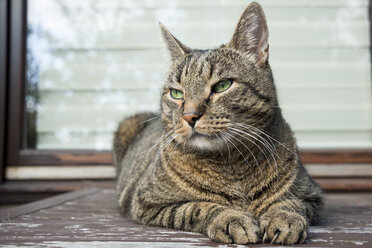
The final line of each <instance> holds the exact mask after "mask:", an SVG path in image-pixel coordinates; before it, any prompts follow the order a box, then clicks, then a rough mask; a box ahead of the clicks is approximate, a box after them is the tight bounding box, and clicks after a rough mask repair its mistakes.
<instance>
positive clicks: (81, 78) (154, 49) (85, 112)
mask: <svg viewBox="0 0 372 248" xmlns="http://www.w3.org/2000/svg"><path fill="white" fill-rule="evenodd" d="M246 5H247V2H246V1H207V0H200V1H189V0H164V1H147V0H80V1H75V0H29V1H28V36H27V73H26V75H27V92H26V103H25V104H26V105H25V106H26V110H27V123H26V125H27V132H26V133H27V137H26V138H27V147H28V148H37V149H97V150H102V149H103V150H105V149H110V148H111V137H112V132H113V131H114V129H115V127H116V123H117V122H118V121H120V120H121V119H122V118H124V116H128V115H131V114H133V113H135V112H139V111H157V110H158V108H159V107H158V106H159V88H160V87H161V85H162V82H163V78H164V75H165V73H166V70H167V65H168V62H167V57H166V54H165V50H163V49H162V48H163V43H162V41H161V38H160V32H159V30H158V26H157V23H158V21H162V22H163V23H164V24H166V26H167V27H168V28H169V29H170V30H171V31H172V32H173V33H174V34H175V35H176V36H177V38H179V39H180V40H182V41H184V42H185V43H186V44H187V45H189V46H190V47H195V48H211V47H216V46H217V45H220V44H223V43H226V42H227V41H228V40H229V38H230V36H231V34H232V32H233V28H234V26H235V24H236V22H237V20H238V18H239V15H240V14H241V12H242V9H244V8H245V6H246ZM262 5H263V7H264V9H265V12H266V15H267V19H268V22H269V23H268V24H269V29H270V48H271V53H270V61H271V65H272V68H273V71H274V76H275V80H276V85H277V88H278V91H279V99H280V102H281V106H282V108H283V112H284V115H285V117H286V118H287V120H288V121H289V122H290V123H291V126H292V127H293V128H294V129H295V132H296V134H297V138H298V140H299V144H300V146H301V147H306V148H314V147H315V148H318V147H355V146H358V147H372V137H371V132H372V131H371V122H372V116H371V113H372V110H371V101H372V100H371V96H370V90H371V82H370V62H369V61H370V56H369V22H368V11H367V8H368V1H362V0H354V1H338V2H337V3H336V2H335V3H333V4H331V3H330V2H329V1H321V0H316V1H311V0H308V1H298V2H297V1H294V2H293V1H292V4H291V3H290V2H288V1H277V0H265V1H262ZM315 98H316V101H314V99H315ZM346 105H347V106H346Z"/></svg>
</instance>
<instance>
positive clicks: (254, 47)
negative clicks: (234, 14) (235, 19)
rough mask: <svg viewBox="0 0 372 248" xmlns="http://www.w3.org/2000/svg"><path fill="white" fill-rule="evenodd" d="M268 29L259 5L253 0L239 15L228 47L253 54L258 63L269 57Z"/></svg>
mask: <svg viewBox="0 0 372 248" xmlns="http://www.w3.org/2000/svg"><path fill="white" fill-rule="evenodd" d="M268 39H269V30H268V28H267V24H266V18H265V14H264V12H263V9H262V7H261V5H259V4H258V3H256V2H253V3H251V4H249V5H248V7H247V8H246V9H245V10H244V12H243V14H242V16H241V17H240V20H239V23H238V25H237V26H236V28H235V31H234V35H233V37H232V39H231V40H230V42H229V43H228V45H227V46H228V47H231V48H234V49H237V50H239V51H242V52H246V53H251V54H253V55H255V57H256V59H257V63H258V64H262V63H265V62H266V61H267V60H268V58H269V41H268Z"/></svg>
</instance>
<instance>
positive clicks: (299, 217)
mask: <svg viewBox="0 0 372 248" xmlns="http://www.w3.org/2000/svg"><path fill="white" fill-rule="evenodd" d="M160 27H161V31H162V35H163V37H164V40H165V42H166V44H167V47H168V50H169V52H170V55H171V61H172V63H171V66H170V70H169V74H168V76H167V79H166V82H165V85H164V87H163V89H162V92H161V113H160V115H158V114H153V113H142V114H138V115H135V116H133V117H130V118H128V119H125V120H124V121H123V122H122V123H120V125H119V128H118V130H117V131H116V133H115V138H114V151H113V156H114V161H115V164H116V167H117V175H118V182H117V197H118V204H119V208H120V210H121V211H122V213H123V214H125V215H128V216H129V217H130V218H131V219H133V220H135V221H137V222H140V223H142V224H146V225H152V226H161V227H169V228H176V229H180V230H186V231H190V232H198V233H202V234H205V235H207V236H208V237H209V238H211V239H212V240H214V241H217V242H223V243H236V244H247V243H257V242H271V243H277V244H294V243H302V242H304V240H305V238H306V236H307V231H308V226H309V224H310V223H312V222H313V221H314V220H316V218H317V216H318V214H319V210H320V208H321V205H322V196H321V190H320V189H319V187H318V186H317V185H316V184H315V183H314V182H313V181H312V180H311V179H310V178H309V176H308V174H307V172H306V170H305V169H304V167H303V165H302V164H301V161H300V158H299V155H298V151H297V146H296V141H295V138H294V136H293V133H292V131H291V128H290V127H289V125H288V124H287V123H286V122H285V120H284V119H283V117H282V114H281V109H280V108H279V106H278V100H277V95H276V90H275V86H274V83H273V76H272V72H271V69H270V66H269V63H268V57H269V53H268V50H269V44H268V29H267V25H266V19H265V16H264V13H263V10H262V8H261V6H260V5H259V4H258V3H251V4H250V5H249V6H248V7H247V8H246V9H245V11H244V13H243V14H242V16H241V18H240V20H239V23H238V25H237V27H236V29H235V32H234V34H233V37H232V39H231V40H230V42H229V43H228V44H227V45H222V46H220V47H219V48H216V49H211V50H198V49H191V48H189V47H187V46H186V45H184V44H182V43H181V42H180V41H179V40H178V39H176V38H175V37H174V36H173V35H172V34H171V33H169V32H168V31H167V29H166V28H165V27H164V26H163V25H162V24H160Z"/></svg>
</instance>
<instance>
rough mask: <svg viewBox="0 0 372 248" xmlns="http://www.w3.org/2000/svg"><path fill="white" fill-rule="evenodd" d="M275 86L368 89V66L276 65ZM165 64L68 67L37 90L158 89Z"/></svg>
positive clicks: (45, 78)
mask: <svg viewBox="0 0 372 248" xmlns="http://www.w3.org/2000/svg"><path fill="white" fill-rule="evenodd" d="M272 69H273V73H274V77H275V82H276V85H277V86H279V87H281V86H285V85H297V86H298V87H314V86H315V87H316V86H317V85H318V86H319V87H322V88H326V87H328V88H332V87H349V88H350V87H356V88H361V87H363V88H370V81H371V72H370V64H368V63H360V64H357V63H280V64H275V63H274V64H273V65H272ZM166 71H167V68H166V65H164V64H163V65H161V64H159V65H140V64H138V66H135V65H131V64H130V63H128V64H120V63H115V62H113V63H107V64H101V65H97V64H88V63H85V64H73V63H72V64H70V63H66V64H65V66H63V67H61V68H58V69H54V68H51V69H50V70H48V71H46V72H45V73H42V74H41V75H40V79H41V83H40V90H44V89H45V90H66V89H73V90H88V89H96V90H98V89H136V88H137V87H140V88H153V87H155V88H158V87H160V86H161V85H162V84H163V79H164V77H165V74H166Z"/></svg>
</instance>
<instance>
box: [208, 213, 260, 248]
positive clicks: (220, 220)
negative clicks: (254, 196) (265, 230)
mask: <svg viewBox="0 0 372 248" xmlns="http://www.w3.org/2000/svg"><path fill="white" fill-rule="evenodd" d="M207 235H208V237H209V238H210V239H212V240H214V241H217V242H222V243H228V244H231V243H234V244H248V243H257V242H259V241H260V229H259V227H258V225H257V222H256V220H255V219H254V218H253V217H252V216H250V215H248V214H245V213H243V212H239V211H236V210H232V209H226V210H224V211H222V212H221V213H219V214H218V215H217V216H216V217H214V219H213V220H212V221H211V223H210V224H209V225H208V228H207Z"/></svg>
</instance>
